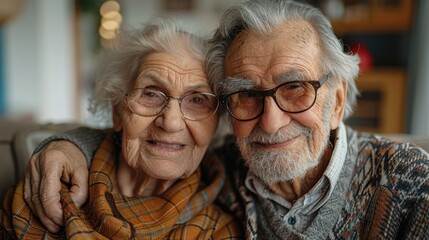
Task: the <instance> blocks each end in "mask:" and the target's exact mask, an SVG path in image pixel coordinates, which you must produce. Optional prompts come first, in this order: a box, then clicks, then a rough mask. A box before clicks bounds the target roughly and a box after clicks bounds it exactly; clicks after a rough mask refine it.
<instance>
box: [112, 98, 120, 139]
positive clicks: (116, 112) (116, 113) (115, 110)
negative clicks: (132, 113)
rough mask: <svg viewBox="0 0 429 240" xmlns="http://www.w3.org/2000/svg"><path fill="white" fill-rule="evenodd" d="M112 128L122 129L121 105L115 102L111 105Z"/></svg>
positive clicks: (115, 129) (116, 130)
mask: <svg viewBox="0 0 429 240" xmlns="http://www.w3.org/2000/svg"><path fill="white" fill-rule="evenodd" d="M112 121H113V130H114V131H115V132H119V131H121V130H122V107H121V106H120V104H117V105H115V106H113V107H112Z"/></svg>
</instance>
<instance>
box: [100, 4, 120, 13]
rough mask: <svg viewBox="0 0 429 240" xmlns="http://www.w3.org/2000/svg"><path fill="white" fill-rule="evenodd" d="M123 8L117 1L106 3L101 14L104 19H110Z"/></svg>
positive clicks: (102, 6)
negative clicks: (109, 16)
mask: <svg viewBox="0 0 429 240" xmlns="http://www.w3.org/2000/svg"><path fill="white" fill-rule="evenodd" d="M120 9H121V6H120V5H119V3H118V2H116V1H106V2H104V3H103V4H102V5H101V7H100V14H101V16H103V17H108V15H110V14H112V12H113V13H115V12H119V10H120Z"/></svg>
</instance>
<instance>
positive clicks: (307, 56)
mask: <svg viewBox="0 0 429 240" xmlns="http://www.w3.org/2000/svg"><path fill="white" fill-rule="evenodd" d="M319 59H320V47H319V38H318V35H317V33H316V31H315V30H314V28H313V26H312V25H310V24H309V23H308V22H306V21H304V20H290V21H288V22H286V23H283V24H280V25H278V26H276V27H274V28H272V29H271V31H270V33H269V34H261V33H258V32H255V31H253V30H244V31H243V32H241V33H239V34H238V35H237V37H236V38H235V39H234V40H233V42H232V43H231V45H230V47H229V48H228V50H227V53H226V57H225V73H226V74H227V76H228V74H229V73H230V72H231V71H230V70H234V71H233V72H234V73H235V74H237V73H238V74H240V71H243V73H244V75H245V72H246V71H247V70H253V69H255V68H263V67H266V68H270V67H273V66H276V65H279V64H285V66H286V65H288V64H289V67H290V68H294V67H297V68H304V69H298V70H304V71H306V70H307V68H315V67H317V66H318V65H319V63H318V62H317V60H319ZM259 70H261V71H264V69H259Z"/></svg>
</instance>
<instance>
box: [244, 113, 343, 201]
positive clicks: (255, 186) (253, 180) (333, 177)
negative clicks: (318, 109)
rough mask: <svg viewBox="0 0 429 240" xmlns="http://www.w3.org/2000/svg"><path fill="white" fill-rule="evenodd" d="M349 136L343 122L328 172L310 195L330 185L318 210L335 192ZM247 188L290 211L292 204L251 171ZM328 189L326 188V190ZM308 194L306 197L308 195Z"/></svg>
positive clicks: (327, 168) (339, 127)
mask: <svg viewBox="0 0 429 240" xmlns="http://www.w3.org/2000/svg"><path fill="white" fill-rule="evenodd" d="M347 144H348V143H347V136H346V129H345V126H344V124H343V123H342V122H341V123H340V125H339V126H338V128H337V130H336V134H335V139H334V149H333V151H332V156H331V159H330V161H329V164H328V166H327V167H326V170H325V172H324V174H323V177H322V178H321V179H319V181H318V182H317V183H316V184H315V187H316V188H317V189H314V187H313V188H312V190H310V192H309V193H307V194H312V192H314V190H320V189H322V188H324V187H325V186H326V184H328V185H329V186H328V188H327V189H328V191H327V192H326V194H324V196H323V199H319V200H322V201H320V202H319V204H317V206H318V208H320V207H321V205H323V203H325V202H326V201H327V199H329V197H330V196H331V194H332V191H333V190H334V187H335V185H336V184H337V181H338V178H339V176H340V173H341V169H342V168H343V165H344V161H345V158H346V154H347ZM325 178H326V179H328V181H325ZM244 184H245V186H246V187H247V188H248V189H249V190H250V191H251V192H253V193H255V194H257V195H260V196H262V197H264V198H269V199H272V200H274V201H276V202H277V203H278V204H280V205H282V206H284V207H286V208H288V209H290V207H291V205H292V204H291V203H289V202H288V201H286V200H284V199H283V198H281V197H280V196H278V195H277V194H274V193H273V192H272V191H270V190H269V189H268V188H267V187H266V186H265V184H264V183H262V182H261V181H260V180H259V179H258V178H257V177H256V176H255V175H254V174H253V173H251V172H250V171H248V172H247V176H246V179H245V181H244ZM325 189H326V188H325ZM307 194H306V195H307Z"/></svg>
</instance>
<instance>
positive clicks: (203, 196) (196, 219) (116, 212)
mask: <svg viewBox="0 0 429 240" xmlns="http://www.w3.org/2000/svg"><path fill="white" fill-rule="evenodd" d="M113 149H114V145H113V143H112V141H111V139H110V137H107V138H106V139H105V140H104V141H103V142H102V144H101V145H100V147H99V148H98V150H97V152H96V154H95V157H94V159H93V162H92V165H91V169H90V180H89V181H90V182H89V184H90V185H89V186H90V190H89V191H90V198H89V201H88V202H87V203H86V204H85V206H84V207H83V209H82V210H79V209H78V208H77V207H76V206H75V205H74V203H73V201H72V200H71V198H70V195H69V193H68V190H67V187H66V186H63V189H62V190H61V204H62V206H63V209H64V223H65V228H64V231H63V232H61V233H60V234H52V233H49V232H47V231H46V230H45V229H44V228H43V226H42V225H41V223H40V221H39V220H38V218H36V217H35V216H34V215H33V214H32V212H31V211H30V209H29V208H28V207H27V205H26V204H25V202H24V198H23V183H22V181H21V183H20V184H19V185H18V186H17V187H16V189H15V191H9V193H8V195H7V197H6V199H5V202H4V206H3V207H4V210H1V211H0V239H1V238H2V237H3V238H4V239H9V238H10V239H15V238H20V239H21V238H24V239H64V238H67V239H71V238H73V239H235V238H240V234H241V231H240V229H239V226H238V225H237V223H236V222H235V221H234V219H233V218H232V217H231V216H230V215H228V214H226V213H224V212H223V211H222V210H221V209H220V208H218V207H217V206H215V205H214V204H213V201H214V199H215V198H216V196H217V194H218V193H219V191H220V190H221V188H222V186H223V183H224V181H225V179H224V178H225V172H224V169H223V167H222V164H221V163H220V162H219V161H218V160H217V159H215V158H206V159H204V161H203V162H204V164H205V165H207V166H210V167H209V168H208V169H210V171H209V172H207V174H206V175H207V176H208V177H209V178H210V179H211V182H209V183H208V184H204V183H203V182H202V181H201V179H200V175H201V172H200V170H199V171H196V172H195V173H194V174H192V175H191V176H190V177H188V178H186V179H181V180H178V181H177V183H175V184H174V185H173V186H172V187H171V188H170V189H168V190H167V191H166V192H164V193H163V194H162V195H160V196H150V197H126V196H122V195H120V194H114V193H112V186H113V183H114V176H115V169H116V164H115V163H116V161H115V159H116V157H115V156H116V155H117V154H116V152H115V151H114V150H113ZM207 176H205V177H207ZM11 216H12V218H11Z"/></svg>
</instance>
